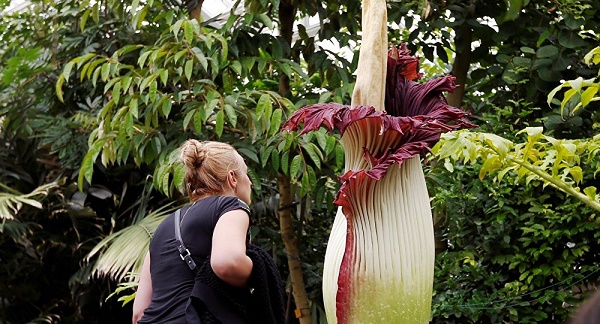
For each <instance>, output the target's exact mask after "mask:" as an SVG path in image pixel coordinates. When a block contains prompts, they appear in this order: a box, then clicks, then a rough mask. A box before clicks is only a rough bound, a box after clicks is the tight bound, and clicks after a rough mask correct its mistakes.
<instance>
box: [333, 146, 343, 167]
mask: <svg viewBox="0 0 600 324" xmlns="http://www.w3.org/2000/svg"><path fill="white" fill-rule="evenodd" d="M344 157H345V155H344V148H343V147H342V146H341V145H336V147H335V165H336V166H337V167H338V168H339V169H342V168H344Z"/></svg>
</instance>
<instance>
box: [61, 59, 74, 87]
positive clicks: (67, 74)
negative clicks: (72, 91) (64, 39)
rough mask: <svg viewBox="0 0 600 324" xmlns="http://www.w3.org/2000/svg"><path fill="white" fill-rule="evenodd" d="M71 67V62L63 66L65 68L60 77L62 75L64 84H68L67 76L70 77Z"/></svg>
mask: <svg viewBox="0 0 600 324" xmlns="http://www.w3.org/2000/svg"><path fill="white" fill-rule="evenodd" d="M73 65H75V62H73V61H71V62H69V63H67V64H66V65H65V68H64V69H63V73H62V75H64V77H65V82H69V76H70V75H71V70H72V69H73Z"/></svg>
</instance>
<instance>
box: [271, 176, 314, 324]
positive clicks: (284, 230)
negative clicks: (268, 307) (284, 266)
mask: <svg viewBox="0 0 600 324" xmlns="http://www.w3.org/2000/svg"><path fill="white" fill-rule="evenodd" d="M277 184H278V186H279V195H280V200H279V206H280V207H279V212H278V215H279V227H280V231H281V238H282V239H283V244H284V245H285V250H286V252H287V260H288V267H289V269H290V278H291V281H292V282H291V283H292V294H293V296H294V302H295V304H296V311H295V312H294V313H295V314H296V317H297V318H298V319H299V320H300V323H301V324H310V323H311V321H312V319H311V316H310V307H309V304H308V297H307V296H306V288H305V287H304V277H303V274H302V263H301V262H300V252H299V249H298V241H297V240H296V235H295V233H294V227H293V224H292V206H293V199H292V195H291V192H292V190H291V187H290V179H289V178H288V177H287V176H285V175H283V174H281V173H280V174H278V175H277Z"/></svg>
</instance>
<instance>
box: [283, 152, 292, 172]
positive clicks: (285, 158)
mask: <svg viewBox="0 0 600 324" xmlns="http://www.w3.org/2000/svg"><path fill="white" fill-rule="evenodd" d="M289 158H290V154H289V152H284V153H283V154H282V155H281V171H282V172H283V174H285V175H288V171H289Z"/></svg>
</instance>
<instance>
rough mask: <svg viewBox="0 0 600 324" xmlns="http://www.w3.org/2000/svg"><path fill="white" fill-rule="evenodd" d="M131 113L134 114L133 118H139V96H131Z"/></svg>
mask: <svg viewBox="0 0 600 324" xmlns="http://www.w3.org/2000/svg"><path fill="white" fill-rule="evenodd" d="M129 113H130V114H131V115H132V116H133V118H135V119H138V117H139V113H138V100H137V98H131V100H130V101H129Z"/></svg>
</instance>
